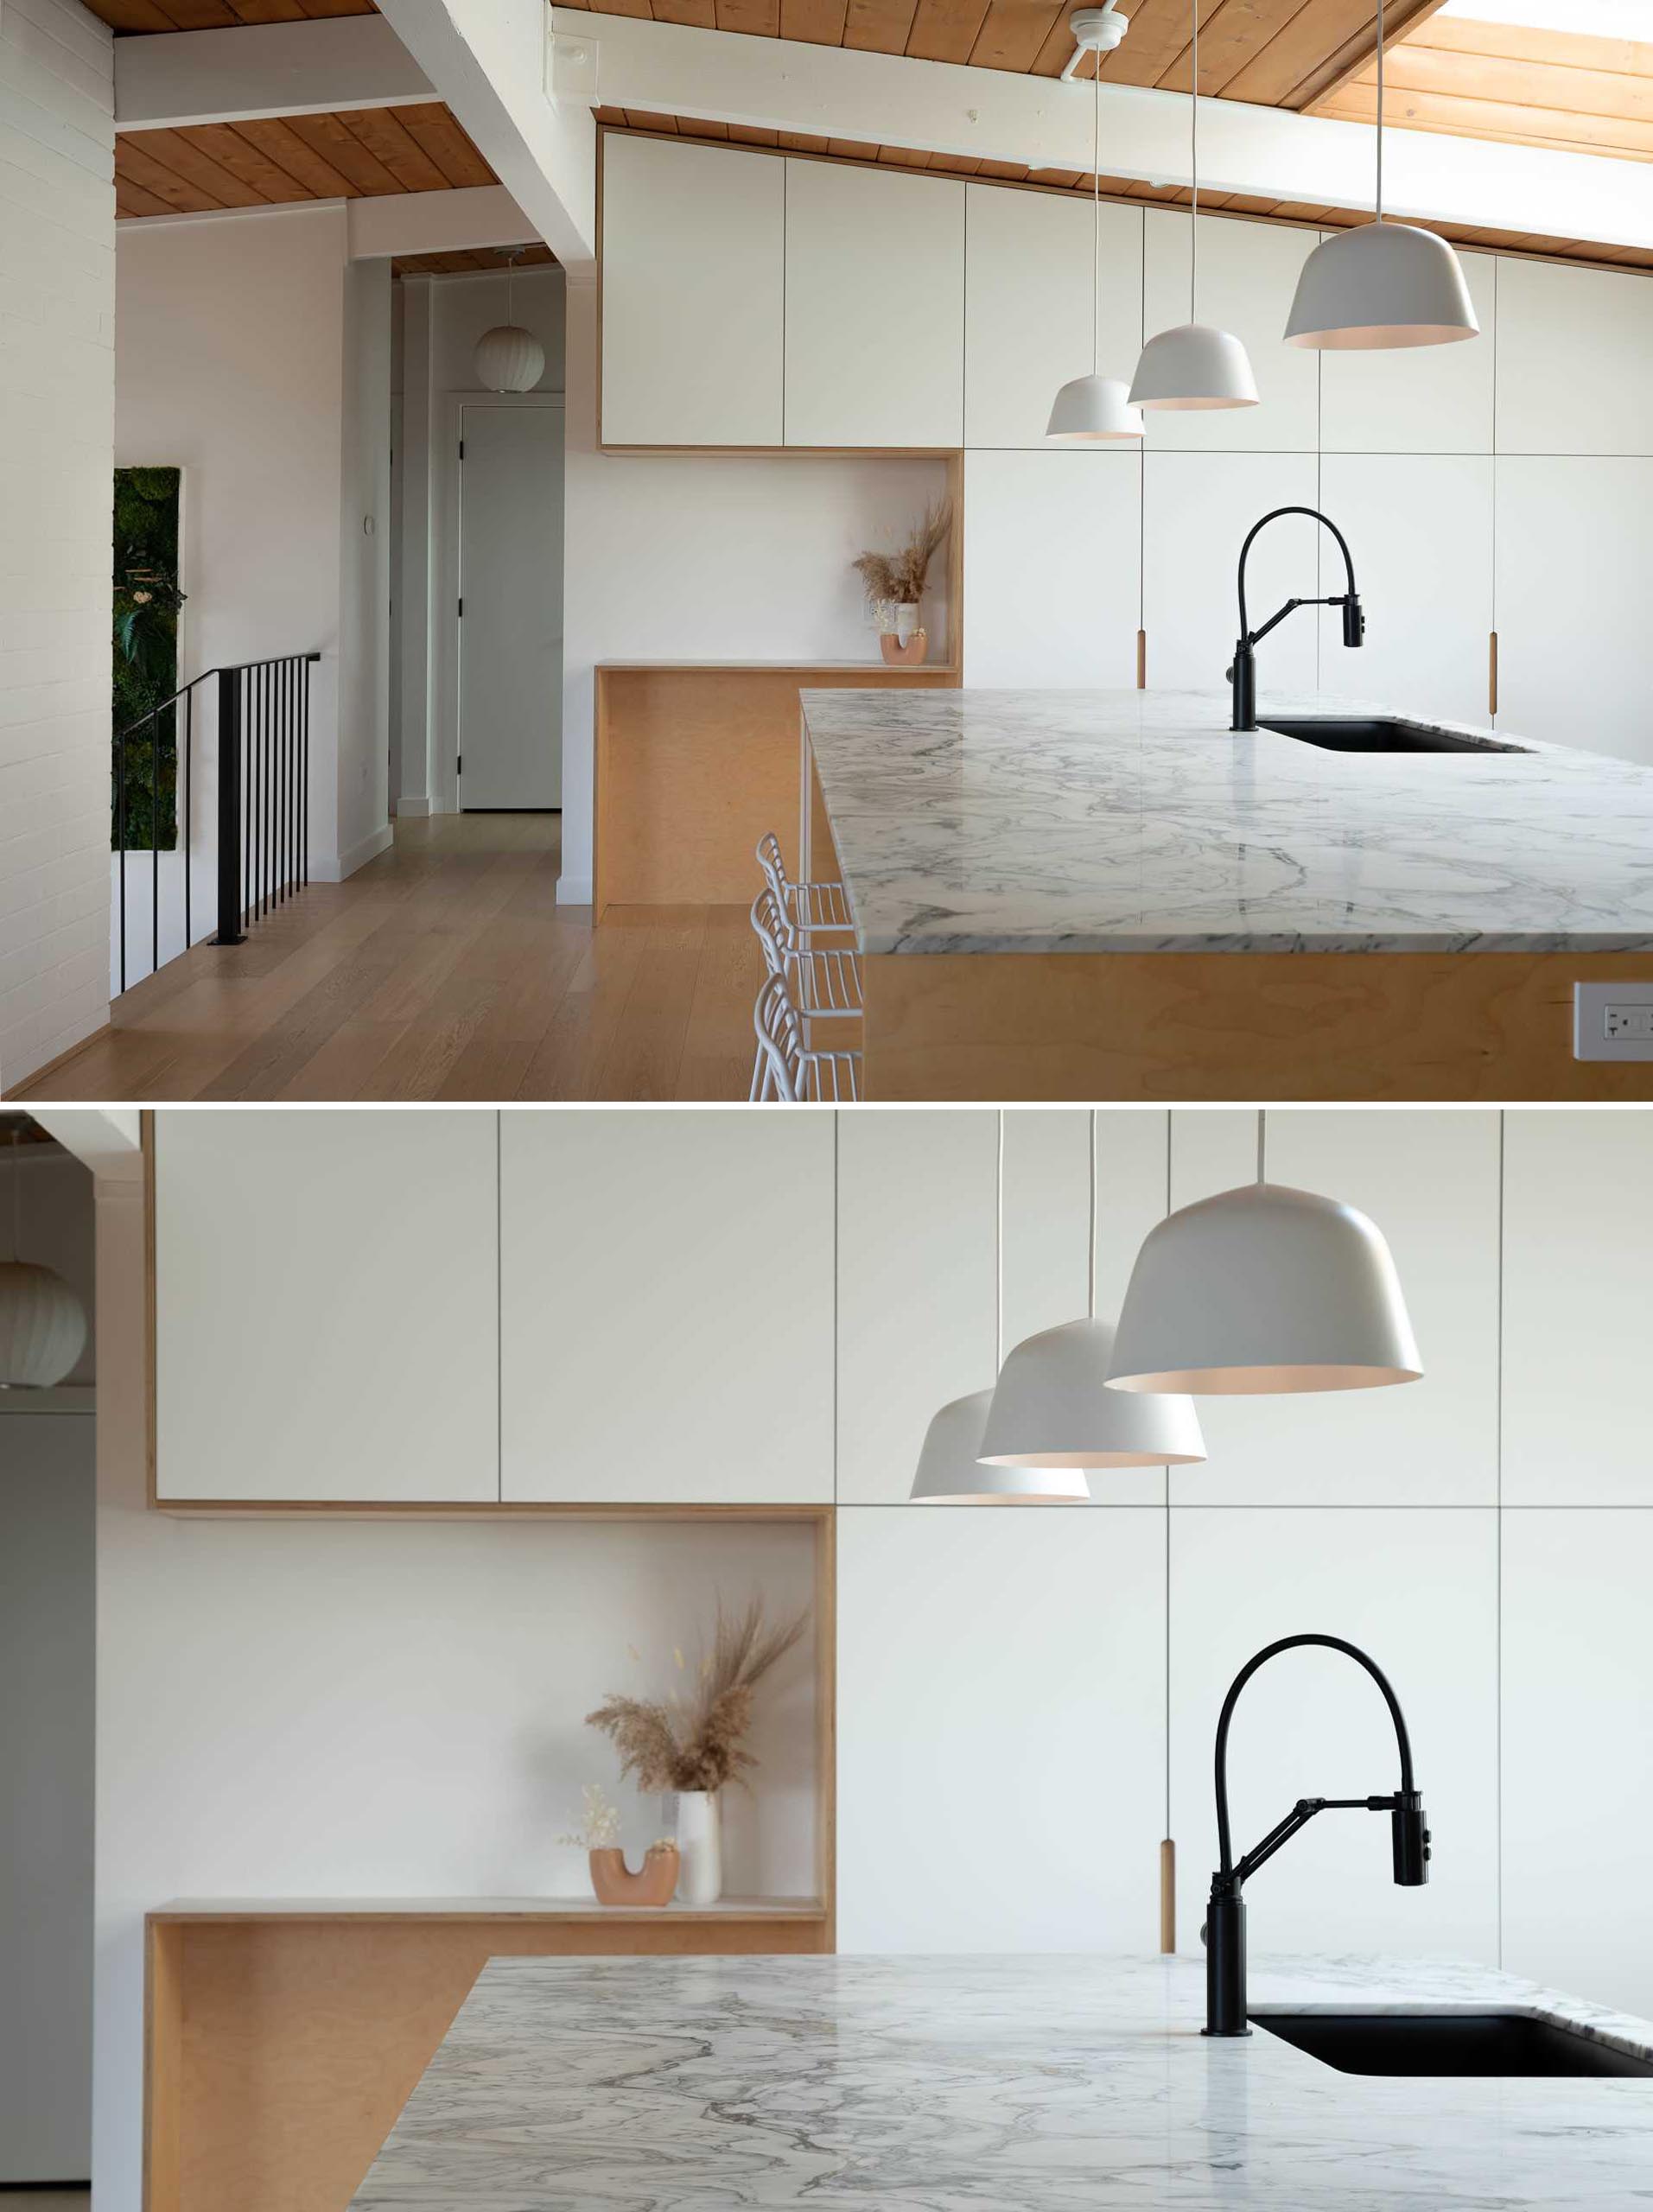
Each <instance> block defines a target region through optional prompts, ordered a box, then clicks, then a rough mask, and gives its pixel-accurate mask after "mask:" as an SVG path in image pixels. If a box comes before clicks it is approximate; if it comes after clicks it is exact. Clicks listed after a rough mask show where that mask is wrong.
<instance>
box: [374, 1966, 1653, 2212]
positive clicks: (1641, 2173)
mask: <svg viewBox="0 0 1653 2212" xmlns="http://www.w3.org/2000/svg"><path fill="white" fill-rule="evenodd" d="M1204 1992H1205V1974H1204V1965H1203V1961H1201V1960H1199V1959H1197V1958H1174V1959H1160V1958H1152V1959H1117V1958H1086V1957H1082V1956H1081V1957H1075V1956H1063V1957H1050V1956H1039V1957H1027V1958H1004V1957H995V1958H847V1957H836V1958H835V1957H824V1958H788V1959H766V1958H743V1959H734V1958H722V1959H601V1960H596V1959H555V1960H548V1959H494V1960H492V1961H490V1962H489V1964H488V1965H487V1966H486V1967H485V1968H484V1970H483V1972H482V1974H480V1976H479V1978H478V1980H477V1982H476V1985H475V1986H474V1989H473V1990H472V1992H471V1994H470V1995H469V1997H468V1998H467V1999H466V2001H465V2003H464V2005H462V2006H461V2009H460V2012H459V2014H458V2016H457V2018H455V2022H454V2024H453V2026H452V2027H451V2028H450V2029H449V2031H448V2035H447V2037H446V2038H445V2040H444V2041H443V2043H442V2047H441V2049H440V2050H438V2051H437V2053H436V2057H435V2058H434V2059H433V2060H432V2061H431V2063H430V2065H429V2067H428V2068H427V2069H426V2070H425V2073H424V2075H423V2077H422V2079H421V2080H420V2082H419V2083H418V2086H417V2087H416V2089H415V2090H414V2093H413V2094H412V2096H411V2097H410V2100H409V2101H408V2104H407V2107H406V2108H405V2110H404V2113H403V2114H402V2117H401V2119H400V2120H398V2121H397V2125H396V2127H395V2129H394V2131H393V2133H391V2137H390V2139H389V2140H388V2141H387V2142H386V2144H385V2147H384V2149H383V2150H382V2151H381V2152H380V2153H379V2156H378V2158H377V2159H376V2160H375V2162H374V2164H373V2165H372V2169H371V2171H369V2173H368V2175H367V2177H366V2180H365V2181H364V2182H363V2183H362V2185H361V2188H360V2190H359V2191H358V2193H357V2195H356V2196H355V2197H354V2198H353V2200H352V2212H575V2208H580V2212H588V2209H589V2208H595V2207H607V2206H620V2207H630V2208H633V2212H729V2208H732V2207H741V2206H753V2207H757V2206H776V2205H798V2206H807V2207H812V2208H814V2209H815V2212H884V2208H889V2209H890V2212H896V2208H900V2212H966V2209H967V2208H980V2207H991V2208H993V2212H1097V2208H1106V2207H1109V2206H1118V2207H1120V2208H1122V2212H1135V2208H1153V2212H1160V2208H1165V2212H1401V2208H1406V2212H1443V2208H1446V2212H1507V2209H1508V2208H1512V2207H1517V2206H1520V2207H1529V2208H1539V2207H1542V2208H1546V2212H1555V2208H1558V2207H1561V2206H1567V2207H1568V2208H1574V2207H1577V2206H1580V2205H1600V2206H1608V2205H1611V2206H1616V2207H1618V2208H1621V2212H1622V2209H1623V2208H1625V2207H1628V2206H1630V2205H1632V2204H1637V2203H1641V2204H1645V2203H1647V2202H1650V2201H1653V2081H1624V2080H1605V2081H1593V2080H1565V2079H1563V2080H1519V2081H1514V2080H1473V2079H1471V2080H1453V2081H1442V2080H1438V2079H1436V2080H1396V2079H1391V2078H1387V2077H1379V2076H1370V2075H1351V2074H1340V2073H1338V2072H1336V2071H1335V2070H1334V2069H1332V2068H1330V2067H1327V2066H1326V2065H1323V2064H1322V2063H1320V2062H1319V2060H1317V2059H1313V2058H1311V2057H1309V2056H1307V2054H1306V2053H1304V2052H1301V2051H1299V2050H1294V2049H1293V2048H1292V2047H1291V2046H1290V2045H1289V2044H1286V2043H1283V2042H1281V2041H1280V2040H1279V2039H1278V2038H1277V2037H1273V2036H1269V2035H1267V2034H1263V2033H1261V2032H1259V2033H1256V2034H1254V2035H1252V2036H1251V2037H1249V2038H1248V2039H1246V2040H1244V2041H1236V2042H1220V2043H1213V2042H1211V2041H1209V2040H1207V2039H1206V2038H1205V2037H1202V2036H1201V2035H1200V2034H1199V2032H1198V2030H1199V2025H1200V2023H1201V2020H1202V2019H1203V2018H1204ZM1251 1999H1252V2003H1253V2006H1254V2008H1256V2007H1261V2006H1265V2005H1266V2006H1272V2007H1273V2008H1275V2009H1276V2010H1279V2011H1293V2012H1304V2011H1313V2010H1315V2009H1317V2008H1319V2009H1322V2010H1326V2009H1331V2010H1339V2009H1345V2008H1348V2007H1356V2008H1364V2009H1366V2010H1377V2011H1388V2012H1397V2011H1407V2010H1412V2011H1418V2010H1423V2011H1427V2012H1441V2011H1449V2010H1453V2009H1458V2010H1478V2011H1479V2010H1485V2009H1488V2008H1489V2007H1491V2008H1493V2009H1498V2008H1502V2009H1504V2010H1510V2011H1530V2012H1537V2013H1540V2014H1542V2016H1543V2017H1545V2018H1550V2019H1555V2020H1561V2021H1566V2022H1567V2023H1568V2024H1572V2025H1574V2026H1577V2027H1580V2028H1581V2029H1582V2030H1583V2031H1585V2032H1586V2034H1588V2035H1591V2036H1594V2037H1600V2038H1601V2039H1603V2040H1605V2041H1607V2042H1610V2043H1613V2044H1618V2045H1620V2046H1622V2047H1623V2048H1625V2049H1629V2050H1637V2051H1645V2052H1648V2053H1649V2054H1650V2055H1653V2024H1650V2023H1648V2022H1646V2021H1640V2020H1634V2019H1631V2018H1627V2017H1625V2016H1624V2015H1621V2014H1618V2013H1613V2012H1607V2011H1605V2010H1604V2009H1603V2008H1601V2007H1599V2006H1595V2005H1586V2004H1582V2003H1580V2002H1579V2001H1577V2000H1575V1999H1569V1998H1566V1997H1562V1996H1560V1995H1558V1994H1557V1993H1554V1992H1553V1991H1547V1990H1542V1989H1539V1988H1537V1987H1536V1986H1534V1985H1533V1984H1531V1983H1529V1982H1523V1981H1519V1980H1516V1979H1515V1978H1514V1977H1513V1976H1510V1975H1505V1974H1497V1973H1495V1972H1493V1971H1492V1970H1491V1969H1490V1968H1485V1967H1472V1966H1465V1965H1461V1964H1455V1963H1432V1962H1420V1961H1405V1962H1400V1961H1390V1962H1384V1961H1372V1960H1363V1959H1352V1958H1351V1959H1319V1960H1296V1961H1276V1962H1272V1963H1271V1962H1269V1961H1262V1962H1258V1961H1253V1965H1252V1969H1251Z"/></svg>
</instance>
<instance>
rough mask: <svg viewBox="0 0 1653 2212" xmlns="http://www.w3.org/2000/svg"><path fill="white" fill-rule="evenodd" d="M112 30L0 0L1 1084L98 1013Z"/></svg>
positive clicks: (102, 986) (105, 832) (102, 1005)
mask: <svg viewBox="0 0 1653 2212" xmlns="http://www.w3.org/2000/svg"><path fill="white" fill-rule="evenodd" d="M113 43H114V42H113V38H112V36H111V33H110V32H109V31H108V30H107V29H105V26H104V25H103V24H102V23H100V22H98V20H97V19H96V17H95V16H92V15H91V14H89V13H88V11H87V10H86V9H85V8H83V7H82V6H81V5H80V4H79V0H0V1090H11V1089H12V1088H14V1087H15V1086H16V1084H19V1083H21V1082H22V1080H23V1079H24V1077H27V1076H28V1075H29V1073H30V1072H31V1071H33V1070H34V1069H35V1068H37V1067H39V1066H41V1065H42V1063H43V1062H45V1061H47V1060H49V1059H51V1058H54V1056H55V1055H56V1054H57V1053H59V1052H66V1051H67V1049H68V1048H69V1046H72V1045H73V1044H75V1043H77V1042H78V1041H79V1039H81V1038H82V1037H85V1036H87V1035H89V1034H90V1033H91V1032H92V1031H93V1030H95V1029H97V1028H99V1027H101V1025H102V1024H103V1023H104V1021H105V1020H107V1018H108V1007H109V978H108V944H109V721H110V715H109V652H110V645H109V579H110V512H111V471H112V469H113V466H114V372H115V353H114V335H115V334H114V321H115V193H114V181H113V176H114V105H115V98H114V60H113Z"/></svg>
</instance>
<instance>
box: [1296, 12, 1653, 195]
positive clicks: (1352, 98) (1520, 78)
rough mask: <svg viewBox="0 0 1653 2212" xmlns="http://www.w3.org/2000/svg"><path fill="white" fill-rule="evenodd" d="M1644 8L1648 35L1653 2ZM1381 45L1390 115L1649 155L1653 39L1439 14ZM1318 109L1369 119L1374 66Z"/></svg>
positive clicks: (1574, 150) (1571, 147) (1426, 124)
mask: <svg viewBox="0 0 1653 2212" xmlns="http://www.w3.org/2000/svg"><path fill="white" fill-rule="evenodd" d="M1648 17H1649V31H1650V36H1653V6H1650V8H1649V10H1648ZM1385 46H1386V62H1385V75H1386V79H1387V82H1386V84H1385V86H1384V103H1383V106H1384V119H1385V121H1386V122H1387V123H1390V124H1402V125H1403V126H1405V127H1406V128H1408V129H1409V130H1444V131H1449V132H1451V133H1452V134H1453V136H1454V137H1459V138H1503V139H1508V140H1512V141H1514V142H1516V143H1519V144H1521V145H1524V146H1549V147H1553V148H1556V149H1560V150H1561V151H1564V152H1567V153H1570V154H1602V155H1611V156H1614V157H1616V158H1617V159H1618V160H1620V161H1636V162H1647V161H1653V44H1641V43H1634V44H1633V43H1632V42H1631V41H1630V40H1629V39H1621V38H1593V37H1587V36H1586V35H1583V34H1582V33H1580V32H1577V31H1542V30H1527V29H1522V28H1521V27H1519V26H1518V25H1516V24H1512V23H1483V22H1474V21H1472V19H1470V18H1468V17H1465V16H1434V17H1432V19H1431V20H1430V21H1428V22H1424V23H1421V24H1420V25H1418V26H1417V27H1416V28H1415V29H1414V30H1412V31H1411V32H1410V33H1409V34H1408V36H1407V37H1406V38H1405V39H1404V41H1402V43H1401V44H1399V45H1398V46H1390V45H1389V44H1388V42H1387V41H1385ZM1314 112H1315V114H1317V115H1331V116H1338V117H1341V118H1345V119H1348V120H1351V121H1357V122H1363V123H1369V122H1370V121H1371V120H1372V119H1373V118H1374V117H1375V116H1376V112H1377V77H1376V70H1375V68H1372V67H1363V68H1362V69H1361V70H1360V71H1359V72H1358V73H1357V74H1356V75H1355V77H1354V78H1353V79H1351V80H1350V81H1348V82H1346V83H1345V84H1343V85H1341V86H1337V87H1335V88H1334V89H1333V90H1332V92H1329V93H1328V94H1326V96H1324V97H1323V98H1322V99H1319V101H1317V102H1316V103H1315V106H1314Z"/></svg>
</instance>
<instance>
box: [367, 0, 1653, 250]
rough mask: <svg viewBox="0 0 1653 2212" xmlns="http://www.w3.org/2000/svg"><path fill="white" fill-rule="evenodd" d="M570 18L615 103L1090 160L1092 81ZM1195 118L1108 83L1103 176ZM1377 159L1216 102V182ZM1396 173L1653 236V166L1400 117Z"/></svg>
mask: <svg viewBox="0 0 1653 2212" xmlns="http://www.w3.org/2000/svg"><path fill="white" fill-rule="evenodd" d="M399 4H401V5H402V6H404V7H405V6H408V5H410V4H411V5H414V6H418V5H420V4H422V0H399ZM444 4H446V0H444ZM467 4H478V0H467ZM482 4H492V0H482ZM552 15H553V17H554V20H555V24H556V29H557V31H558V32H559V33H562V34H565V35H567V36H569V38H577V39H578V40H580V41H582V43H583V44H584V45H585V46H587V47H588V48H592V47H594V49H595V54H596V65H597V66H596V86H595V89H594V92H592V93H591V94H590V97H591V98H592V99H593V100H594V103H595V104H597V105H602V106H606V107H620V108H642V109H645V110H649V111H653V112H655V113H657V114H664V115H680V116H688V117H691V118H696V120H701V121H705V122H711V123H724V124H745V125H748V126H750V127H753V128H754V129H760V130H789V131H800V132H803V133H805V134H807V135H809V136H812V137H831V138H849V139H855V140H858V141H861V142H862V143H871V144H874V145H881V146H897V147H904V148H912V149H917V150H920V151H925V152H931V153H941V154H957V155H963V156H970V157H975V156H980V157H981V158H982V159H983V160H989V161H1001V162H1025V163H1026V164H1027V167H1028V168H1052V169H1078V170H1082V171H1088V170H1089V169H1090V102H1091V92H1090V85H1089V83H1088V82H1087V83H1084V84H1081V83H1078V82H1076V83H1074V84H1071V85H1064V84H1061V83H1060V82H1059V81H1058V79H1055V78H1052V77H1033V76H1024V75H1021V74H1020V73H1015V72H1013V71H1009V70H1002V69H975V68H969V67H964V66H963V65H962V64H957V63H953V62H942V61H913V60H907V59H906V57H905V56H902V55H900V54H868V53H863V52H860V51H858V50H855V49H852V48H842V47H830V46H807V45H804V44H801V43H800V42H798V41H795V40H788V39H772V38H753V37H748V36H746V35H741V34H739V33H735V32H730V31H715V30H714V31H708V30H696V29H690V28H688V27H686V26H684V25H682V24H677V23H662V22H652V21H650V20H649V19H648V18H646V17H643V16H604V15H596V14H588V13H584V12H582V11H579V10H572V9H567V8H556V9H553V10H552ZM1188 120H1189V117H1188V100H1187V98H1186V95H1185V94H1182V93H1179V92H1154V91H1151V90H1148V89H1146V88H1144V87H1141V86H1135V85H1109V84H1106V83H1105V82H1104V85H1103V94H1102V167H1103V172H1104V173H1105V174H1106V175H1112V176H1125V177H1130V178H1132V179H1135V180H1141V181H1145V182H1149V183H1154V184H1179V185H1186V183H1187V182H1188V181H1189V176H1190V167H1189V149H1188ZM1372 168H1373V161H1372V132H1371V130H1370V126H1368V125H1367V124H1359V123H1339V122H1335V121H1332V119H1330V118H1326V117H1323V116H1310V115H1299V114H1297V113H1295V112H1294V111H1292V110H1290V109H1288V108H1273V107H1253V106H1249V105H1246V104H1245V103H1243V102H1242V101H1239V100H1224V99H1207V100H1205V101H1202V102H1201V104H1200V126H1199V174H1200V182H1201V185H1202V186H1203V187H1205V188H1208V189H1210V190H1211V191H1213V192H1224V193H1228V192H1236V193H1244V194H1256V196H1258V197H1260V198H1268V199H1272V200H1297V201H1301V202H1307V204H1308V205H1310V206H1313V207H1349V208H1364V207H1370V205H1371V190H1372ZM1383 168H1384V205H1385V207H1386V209H1387V210H1388V211H1389V213H1392V214H1395V215H1397V216H1408V215H1410V216H1414V217H1425V218H1431V219H1434V220H1436V221H1440V222H1449V223H1463V224H1466V225H1472V226H1477V227H1485V228H1486V229H1490V230H1503V231H1516V232H1539V233H1542V235H1544V236H1546V237H1549V238H1590V239H1595V240H1599V241H1601V242H1602V243H1604V244H1608V245H1637V246H1646V245H1653V163H1649V162H1624V161H1611V160H1606V159H1603V158H1601V157H1599V156H1594V155H1583V154H1565V153H1552V152H1548V151H1547V150H1545V149H1542V148H1539V147H1534V146H1515V145H1504V144H1501V143H1497V142H1496V141H1493V140H1485V139H1468V138H1453V137H1447V136H1446V135H1445V134H1443V133H1441V132H1438V131H1421V130H1391V131H1390V132H1389V135H1388V137H1387V139H1386V141H1385V154H1384V163H1383Z"/></svg>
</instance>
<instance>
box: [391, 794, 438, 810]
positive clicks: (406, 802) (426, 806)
mask: <svg viewBox="0 0 1653 2212" xmlns="http://www.w3.org/2000/svg"><path fill="white" fill-rule="evenodd" d="M396 810H397V813H398V814H439V813H440V812H441V811H442V802H441V801H440V800H439V799H434V798H423V797H421V798H399V799H397V802H396Z"/></svg>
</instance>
